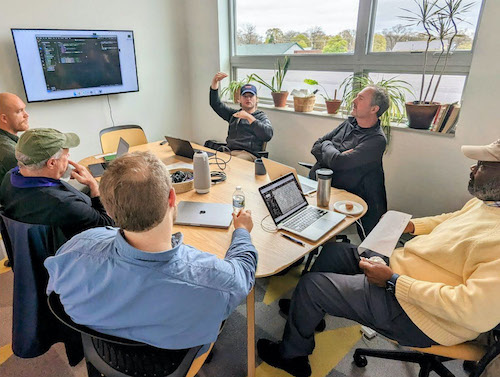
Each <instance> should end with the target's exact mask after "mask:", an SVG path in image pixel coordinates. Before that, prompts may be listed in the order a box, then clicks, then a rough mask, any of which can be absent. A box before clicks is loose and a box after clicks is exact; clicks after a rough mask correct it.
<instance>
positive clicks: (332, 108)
mask: <svg viewBox="0 0 500 377" xmlns="http://www.w3.org/2000/svg"><path fill="white" fill-rule="evenodd" d="M341 103H342V101H341V100H339V99H332V100H329V101H325V104H326V112H327V113H328V114H337V112H338V111H339V108H340V104H341Z"/></svg>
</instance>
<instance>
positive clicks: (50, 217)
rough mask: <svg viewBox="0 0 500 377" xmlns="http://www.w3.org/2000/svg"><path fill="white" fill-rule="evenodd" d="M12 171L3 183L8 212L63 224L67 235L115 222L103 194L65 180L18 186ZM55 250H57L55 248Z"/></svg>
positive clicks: (1, 197) (0, 196) (1, 196)
mask: <svg viewBox="0 0 500 377" xmlns="http://www.w3.org/2000/svg"><path fill="white" fill-rule="evenodd" d="M15 170H16V169H13V170H11V171H9V172H8V173H7V174H6V175H5V177H4V179H3V181H2V185H1V186H0V204H1V205H2V206H3V207H4V211H5V215H6V216H7V217H9V218H11V219H13V220H16V221H20V222H23V223H28V224H41V225H53V226H57V227H59V228H60V229H61V230H62V232H63V233H64V235H65V236H66V238H67V239H70V238H71V237H73V236H74V235H75V234H77V233H80V232H82V231H84V230H87V229H89V228H94V227H98V226H106V225H114V222H113V220H112V219H111V217H109V216H108V214H107V213H106V210H105V209H104V207H103V205H102V204H101V201H100V199H99V197H95V198H92V199H91V198H89V197H88V196H87V195H85V194H83V193H81V192H80V191H78V190H77V189H75V188H74V187H73V186H71V185H69V184H68V183H66V182H64V181H59V180H53V181H54V182H55V183H58V184H57V185H55V186H46V187H23V188H20V187H15V186H13V185H12V183H11V175H12V174H13V172H14V171H15ZM54 251H55V250H54Z"/></svg>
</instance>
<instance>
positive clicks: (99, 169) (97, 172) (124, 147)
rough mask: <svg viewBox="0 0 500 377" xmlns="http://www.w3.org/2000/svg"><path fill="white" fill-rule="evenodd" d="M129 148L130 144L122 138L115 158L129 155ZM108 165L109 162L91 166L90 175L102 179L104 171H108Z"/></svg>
mask: <svg viewBox="0 0 500 377" xmlns="http://www.w3.org/2000/svg"><path fill="white" fill-rule="evenodd" d="M129 147H130V146H129V144H128V143H127V142H126V141H125V140H123V138H120V141H119V142H118V148H117V149H116V157H115V158H118V157H120V156H123V155H124V154H125V153H127V152H128V149H129ZM108 165H109V162H100V163H98V164H90V165H89V170H90V173H91V174H92V175H93V176H94V177H100V176H101V175H102V174H103V173H104V170H106V168H107V167H108Z"/></svg>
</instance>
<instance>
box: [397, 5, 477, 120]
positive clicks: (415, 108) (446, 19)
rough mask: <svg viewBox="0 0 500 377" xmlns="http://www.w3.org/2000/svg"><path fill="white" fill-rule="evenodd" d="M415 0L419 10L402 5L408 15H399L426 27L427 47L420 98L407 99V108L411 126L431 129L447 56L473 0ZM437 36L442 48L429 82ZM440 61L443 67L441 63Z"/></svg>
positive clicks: (411, 24)
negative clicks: (431, 52) (469, 0)
mask: <svg viewBox="0 0 500 377" xmlns="http://www.w3.org/2000/svg"><path fill="white" fill-rule="evenodd" d="M413 1H414V2H415V4H416V5H417V10H411V9H404V8H402V10H403V11H405V12H406V14H407V15H406V16H400V18H402V19H404V20H406V21H409V22H410V24H409V25H408V26H422V27H423V28H424V30H425V35H426V47H425V51H424V56H423V59H424V61H423V66H422V78H421V84H420V95H419V99H418V101H413V102H408V103H406V112H407V114H408V121H409V126H410V127H411V128H419V129H428V128H429V126H430V125H431V123H432V119H433V118H434V116H435V115H436V112H437V110H438V109H439V107H440V104H439V103H436V102H434V98H435V96H436V92H437V90H438V87H439V84H440V83H441V77H442V76H443V74H444V72H445V69H446V66H447V64H448V58H449V56H450V55H451V53H452V50H453V48H454V43H453V41H454V39H455V38H456V37H457V36H458V35H459V33H458V24H459V23H460V22H462V21H463V18H462V16H463V14H464V13H466V12H468V11H469V10H470V8H471V7H472V5H473V3H464V1H463V0H444V5H440V4H442V3H439V0H413ZM434 40H438V41H439V42H440V45H441V50H440V53H439V55H438V58H437V59H436V62H435V63H434V67H433V68H432V74H431V77H430V79H429V82H428V83H425V75H426V73H427V66H428V53H429V46H430V44H431V42H432V41H434ZM443 59H444V62H443ZM440 63H441V67H439V65H440ZM439 68H441V69H439ZM436 77H437V79H436ZM434 79H436V84H435V86H434V90H433V91H432V95H431V96H430V98H429V94H430V93H431V89H432V85H433V82H434ZM424 93H425V94H424Z"/></svg>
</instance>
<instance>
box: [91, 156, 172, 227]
mask: <svg viewBox="0 0 500 377" xmlns="http://www.w3.org/2000/svg"><path fill="white" fill-rule="evenodd" d="M171 188H172V181H171V180H170V174H169V172H168V169H167V167H166V166H165V165H164V164H163V162H161V161H160V160H159V159H158V157H156V156H155V155H153V154H152V153H150V152H133V153H127V154H126V155H124V156H122V157H119V158H117V159H116V160H114V161H113V162H112V163H111V164H110V165H109V166H108V168H107V169H106V171H105V172H104V174H103V176H102V179H101V184H100V187H99V189H100V192H101V200H102V203H103V205H104V208H106V211H108V213H109V215H110V216H111V217H112V218H113V219H114V220H115V222H116V224H117V225H118V226H119V227H120V228H122V229H124V230H128V231H130V232H145V231H147V230H150V229H152V228H154V227H155V226H157V225H158V224H159V223H161V222H162V221H163V219H164V218H165V214H166V212H167V209H168V198H169V193H170V189H171Z"/></svg>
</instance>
